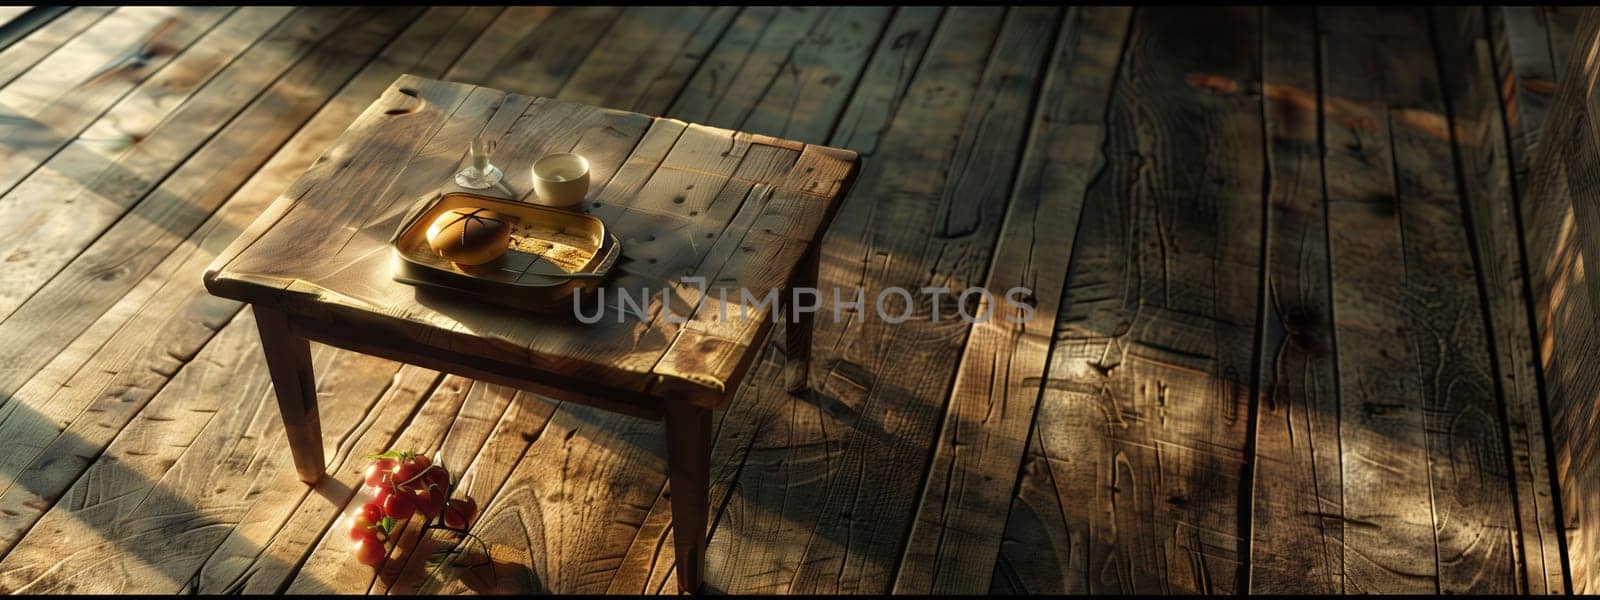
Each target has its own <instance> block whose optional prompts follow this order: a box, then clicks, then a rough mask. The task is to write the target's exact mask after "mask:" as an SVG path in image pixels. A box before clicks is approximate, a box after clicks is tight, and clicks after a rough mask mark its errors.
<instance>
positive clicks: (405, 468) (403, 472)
mask: <svg viewBox="0 0 1600 600" xmlns="http://www.w3.org/2000/svg"><path fill="white" fill-rule="evenodd" d="M420 473H422V468H421V467H418V466H417V465H416V463H401V464H400V466H398V467H395V469H394V482H395V483H396V484H399V485H403V486H414V485H416V483H417V482H415V481H411V480H413V479H416V478H417V475H418V474H420Z"/></svg>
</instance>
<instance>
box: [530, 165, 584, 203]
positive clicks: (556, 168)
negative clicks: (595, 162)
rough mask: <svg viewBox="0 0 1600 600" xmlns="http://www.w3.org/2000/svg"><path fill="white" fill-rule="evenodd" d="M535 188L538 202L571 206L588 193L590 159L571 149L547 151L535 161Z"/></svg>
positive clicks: (581, 200)
mask: <svg viewBox="0 0 1600 600" xmlns="http://www.w3.org/2000/svg"><path fill="white" fill-rule="evenodd" d="M533 191H534V193H536V194H538V196H539V203H540V204H544V205H547V206H560V207H568V206H573V205H575V204H578V203H580V202H583V198H584V196H585V195H587V194H588V193H589V159H586V158H584V157H582V156H578V155H576V154H573V153H571V152H561V153H559V154H548V155H545V156H544V157H543V158H540V159H539V160H537V161H534V163H533Z"/></svg>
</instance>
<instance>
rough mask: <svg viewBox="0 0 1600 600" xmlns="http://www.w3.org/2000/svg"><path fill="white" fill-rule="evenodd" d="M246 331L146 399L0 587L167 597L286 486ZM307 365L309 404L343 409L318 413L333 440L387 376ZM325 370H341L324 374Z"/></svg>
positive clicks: (5, 567) (276, 425)
mask: <svg viewBox="0 0 1600 600" xmlns="http://www.w3.org/2000/svg"><path fill="white" fill-rule="evenodd" d="M252 329H253V328H250V327H236V328H232V329H230V330H229V331H228V333H227V334H225V335H226V338H221V339H218V340H216V343H213V344H210V345H208V346H207V348H206V349H205V350H203V351H202V352H201V356H200V358H199V360H197V361H195V362H194V363H192V364H191V366H190V368H186V369H184V370H183V371H182V372H181V373H180V374H179V375H178V376H177V377H176V378H174V380H173V382H172V383H171V384H170V385H169V386H167V387H166V388H165V389H164V390H163V391H162V393H161V394H158V395H157V397H156V399H155V400H153V401H152V402H151V404H150V406H148V407H146V409H145V410H144V411H142V412H141V413H140V415H139V418H138V419H136V420H135V422H133V423H131V424H130V425H129V426H128V428H127V429H126V430H124V432H123V435H121V436H119V437H118V439H117V441H116V442H113V443H112V444H111V446H109V447H108V448H106V450H105V453H104V455H102V456H100V459H99V460H96V461H95V462H94V465H93V466H92V467H91V468H90V469H89V470H88V471H87V472H85V474H84V476H83V477H82V478H80V479H79V480H78V481H77V483H75V484H73V486H72V488H71V489H70V490H68V492H67V494H66V495H65V496H63V497H62V498H61V501H60V502H57V503H55V506H54V507H53V508H51V509H50V510H49V512H48V513H46V514H45V516H44V518H42V519H40V520H39V523H38V524H37V526H36V527H35V528H34V529H33V530H31V531H30V532H29V534H28V537H26V538H24V542H23V543H18V544H16V545H15V547H14V548H13V549H12V551H11V552H10V553H9V554H7V555H6V556H5V558H4V560H0V587H3V588H5V589H7V590H12V591H16V592H23V591H32V592H36V593H39V592H50V591H54V592H57V593H60V592H64V591H68V590H71V591H78V592H87V593H102V594H103V593H119V592H120V593H136V592H144V593H154V592H161V593H174V592H177V591H178V590H179V589H181V587H182V586H183V585H184V583H185V581H187V580H188V578H189V576H190V574H191V573H193V572H194V571H193V570H194V568H195V567H198V565H199V563H200V562H201V561H203V560H204V559H205V558H206V556H208V555H209V554H210V553H211V551H212V550H213V549H214V548H216V546H217V545H218V544H219V543H221V542H222V540H223V539H224V538H225V537H226V536H227V535H228V533H229V531H230V530H231V529H232V528H233V527H234V525H235V524H237V523H238V522H239V521H238V519H239V517H240V515H242V514H244V512H245V510H246V509H247V508H248V507H249V505H250V504H252V503H253V502H255V501H257V500H258V499H261V498H262V492H263V490H264V489H265V488H268V487H271V482H272V481H273V479H275V478H281V477H288V478H293V477H294V475H293V469H292V467H291V466H290V465H289V462H288V453H287V452H284V451H283V450H284V448H283V445H282V444H283V442H282V435H283V434H282V423H281V421H280V420H279V419H277V418H276V414H275V408H274V404H275V403H274V400H273V396H272V393H271V390H270V389H269V387H268V386H269V383H268V380H267V377H266V373H265V368H266V366H265V363H264V362H263V361H261V360H260V359H259V358H258V356H257V352H258V350H257V349H258V348H259V345H260V342H259V341H258V340H257V339H256V338H255V336H254V335H251V334H252ZM315 360H316V366H315V368H317V369H318V370H319V371H320V372H322V373H325V374H326V375H325V376H324V377H323V379H322V380H321V381H320V382H319V384H318V389H319V393H322V394H329V395H331V396H334V397H340V398H342V399H345V400H346V401H345V402H337V403H329V404H328V406H326V407H324V411H323V422H324V426H325V427H326V429H327V430H328V433H329V434H330V436H331V437H332V438H333V439H335V440H337V439H339V438H340V437H343V436H344V435H346V434H347V433H348V432H349V431H350V430H352V429H353V428H354V427H355V426H356V425H357V424H358V423H359V422H360V421H361V420H362V415H364V414H365V413H366V412H367V409H368V408H369V407H370V406H372V404H373V402H374V401H375V400H376V399H377V396H378V394H377V393H376V392H378V391H381V390H382V389H383V387H384V384H385V383H386V382H387V381H388V380H389V379H390V377H391V376H392V372H393V371H392V369H386V368H384V365H383V364H382V363H383V361H381V360H378V359H374V358H370V357H362V356H359V355H350V354H343V355H340V353H338V352H336V351H334V350H333V349H332V348H327V347H318V348H317V350H316V359H315ZM334 360H339V361H340V362H343V363H345V367H346V368H343V369H338V370H334V369H331V368H330V367H331V366H332V364H333V361H334ZM195 414H199V415H204V417H205V418H193V417H191V416H190V415H195ZM264 500H265V501H267V502H272V501H275V500H276V498H271V497H268V498H265V499H264ZM107 562H110V563H113V564H112V565H107V564H106V563H107Z"/></svg>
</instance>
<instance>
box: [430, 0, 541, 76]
mask: <svg viewBox="0 0 1600 600" xmlns="http://www.w3.org/2000/svg"><path fill="white" fill-rule="evenodd" d="M555 10H556V7H554V6H513V7H510V8H507V9H506V10H505V12H503V13H500V15H499V16H497V17H495V19H494V21H493V22H491V23H490V24H489V27H488V28H486V29H484V30H483V33H482V34H481V35H478V36H477V37H476V38H473V39H471V40H470V41H471V45H469V46H468V47H467V49H466V51H465V52H464V53H463V54H462V55H461V60H459V61H457V62H456V63H455V64H454V65H451V66H450V69H449V71H447V72H445V74H444V75H443V76H442V77H440V79H445V80H449V81H457V82H461V83H470V84H473V85H483V84H484V82H485V81H487V80H488V78H489V75H490V74H491V73H493V72H494V68H495V66H496V65H498V64H499V63H500V60H501V59H502V58H504V57H505V55H506V54H508V53H510V52H511V50H512V49H513V48H514V47H515V45H516V44H517V43H518V42H519V41H520V40H521V39H522V36H523V35H525V34H527V33H528V32H531V31H534V30H536V29H537V28H538V26H539V24H540V23H541V22H543V21H544V20H545V19H546V18H549V16H550V13H553V12H555Z"/></svg>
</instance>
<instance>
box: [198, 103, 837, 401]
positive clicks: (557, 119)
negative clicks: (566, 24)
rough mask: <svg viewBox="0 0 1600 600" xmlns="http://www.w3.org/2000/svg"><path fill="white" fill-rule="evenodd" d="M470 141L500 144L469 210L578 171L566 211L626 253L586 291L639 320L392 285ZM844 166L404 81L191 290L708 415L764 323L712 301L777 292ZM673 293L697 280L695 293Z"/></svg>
mask: <svg viewBox="0 0 1600 600" xmlns="http://www.w3.org/2000/svg"><path fill="white" fill-rule="evenodd" d="M480 132H481V134H482V135H485V136H487V137H490V138H496V139H498V148H497V149H496V150H495V153H494V155H493V157H492V162H493V163H494V164H495V165H496V166H499V167H500V168H501V170H502V171H504V173H505V178H504V180H503V181H502V182H501V183H500V185H498V186H496V187H495V188H491V189H489V190H476V192H477V193H481V194H485V195H492V196H500V197H508V198H520V199H525V200H528V199H531V198H533V197H534V195H533V192H532V174H531V172H530V167H531V165H532V164H533V161H534V160H536V159H538V158H539V157H541V156H544V155H546V154H550V153H554V152H576V153H578V154H581V155H583V156H584V157H586V158H588V159H589V161H590V169H591V171H590V177H591V184H590V189H589V194H588V196H587V197H586V199H585V201H584V203H583V204H582V210H583V211H584V212H587V213H589V214H592V215H594V216H597V217H599V218H601V219H602V220H604V221H605V223H606V226H607V228H608V230H610V231H611V232H613V233H615V234H616V235H617V236H618V237H619V238H620V239H621V240H622V248H623V255H622V258H621V260H620V261H619V262H618V264H617V266H616V267H615V268H614V269H613V275H612V276H611V277H610V278H608V279H607V280H606V282H604V283H602V284H601V285H602V287H605V288H609V289H611V290H613V291H615V290H617V289H623V290H629V291H630V293H631V294H632V295H633V296H634V297H639V296H641V295H642V292H643V291H644V290H649V292H650V294H651V295H650V304H649V306H648V307H647V311H646V314H647V315H648V317H647V318H645V319H640V318H638V317H636V316H633V315H627V316H624V318H620V319H619V318H616V315H617V313H615V312H607V313H605V314H606V317H605V318H604V319H602V320H601V321H600V322H598V323H593V324H584V323H581V322H579V321H578V320H577V319H575V318H574V317H573V316H571V315H568V314H558V315H540V314H536V313H531V312H527V311H519V310H515V309H510V308H503V307H496V306H493V305H488V304H485V303H483V302H480V301H475V300H471V299H469V298H466V297H455V296H451V295H449V294H438V293H423V294H419V293H418V290H417V288H415V287H413V286H410V285H406V284H403V283H399V282H396V281H394V280H393V278H392V275H393V268H394V263H393V261H394V256H393V252H392V250H391V246H390V245H389V237H390V235H391V234H392V233H393V232H394V230H395V228H396V227H397V226H398V225H399V224H400V221H401V219H402V218H403V216H404V214H405V213H406V211H407V210H408V209H409V208H410V207H411V206H412V205H413V204H414V203H416V202H417V201H418V199H419V198H421V197H423V196H424V195H427V194H430V193H432V192H434V191H439V190H446V191H448V190H455V189H460V188H457V187H455V185H454V183H453V181H452V177H453V176H454V174H455V173H456V172H457V171H459V170H460V169H461V168H463V167H464V166H465V165H466V163H467V161H468V158H467V148H468V143H469V141H470V140H471V139H472V138H473V137H474V136H477V135H479V134H480ZM857 165H858V159H857V156H856V154H855V153H854V152H851V151H848V150H841V149H836V148H829V147H824V146H816V145H812V144H804V143H800V142H794V141H788V140H780V139H776V138H771V137H767V136H762V135H757V134H749V133H743V132H735V131H730V130H726V129H719V128H714V127H706V126H701V125H693V124H687V123H684V122H682V121H678V120H674V119H665V118H655V117H650V116H647V115H641V114H637V113H630V112H624V111H618V110H611V109H605V108H598V107H593V106H587V105H583V104H576V103H571V102H563V101H559V100H554V99H549V98H535V97H529V96H522V95H518V94H510V93H506V92H503V91H499V90H494V89H490V88H484V87H478V86H472V85H465V84H458V83H449V82H442V81H435V80H430V79H424V78H419V77H413V76H409V75H407V76H402V77H401V78H400V79H399V80H397V81H396V82H395V83H394V84H393V85H391V86H390V87H389V88H388V89H387V90H386V91H385V92H384V93H383V95H382V96H381V97H379V98H378V100H377V101H376V102H374V103H373V104H372V105H371V106H370V107H368V108H367V110H366V111H365V112H363V113H362V114H361V116H360V117H359V118H357V119H356V121H355V122H354V123H353V124H352V125H351V126H350V128H349V129H347V130H346V131H345V132H344V134H343V135H342V136H341V137H340V138H339V140H338V142H337V143H336V144H335V145H334V147H333V148H331V149H329V150H328V151H327V152H326V153H324V154H323V155H322V156H321V157H320V158H318V159H317V160H316V161H315V163H313V165H312V166H311V167H310V169H308V170H307V171H306V173H305V174H304V175H302V176H301V177H300V178H299V179H298V180H297V181H296V182H295V183H294V184H293V185H291V186H290V188H289V189H288V190H287V191H285V192H284V193H283V194H282V195H281V196H280V197H279V198H278V199H277V201H276V202H274V203H273V205H272V206H271V207H269V208H268V209H267V211H266V212H265V213H263V214H262V215H261V216H260V217H258V218H257V219H256V221H255V222H254V223H253V224H252V225H251V226H250V227H249V228H248V229H246V230H245V232H244V233H242V234H241V235H240V236H239V238H238V239H236V240H235V241H234V242H233V244H232V245H231V246H229V247H228V248H227V249H226V250H224V251H223V252H222V253H221V254H220V255H219V256H218V257H217V259H216V261H215V262H213V263H212V264H211V266H210V267H209V268H208V269H207V270H206V273H205V282H206V286H207V288H208V289H209V290H210V291H211V292H212V293H213V294H216V295H219V296H224V297H228V298H233V299H237V300H242V301H246V302H251V303H254V304H257V305H266V306H271V307H274V308H276V309H279V310H282V311H284V312H286V313H288V314H290V315H291V316H297V317H300V318H305V319H314V320H316V321H317V322H318V323H322V324H324V325H322V326H327V327H337V328H348V329H350V330H353V331H382V332H383V333H385V334H387V335H388V336H389V338H388V339H391V340H392V339H401V340H404V343H406V344H409V345H414V346H413V347H411V348H407V349H406V350H407V351H409V352H413V353H417V352H426V351H427V350H428V349H429V348H435V349H443V350H448V351H450V352H451V353H453V355H455V356H467V357H475V358H483V359H488V360H493V361H498V362H499V363H500V364H511V365H517V366H519V367H528V368H530V369H532V370H534V371H535V373H533V374H531V375H530V376H533V377H537V372H544V373H549V374H554V375H558V376H560V377H565V378H572V380H576V381H595V382H603V383H604V385H605V386H606V387H609V388H614V389H619V390H628V391H633V392H641V393H645V394H650V395H665V394H684V395H690V396H693V397H696V398H701V399H702V400H703V402H705V403H709V404H719V403H720V402H721V401H724V400H719V399H721V398H725V396H726V395H727V394H728V393H731V392H732V391H733V388H734V386H736V385H737V381H738V378H739V377H741V376H742V374H743V371H744V370H745V369H746V368H748V365H749V363H750V359H751V357H752V356H753V355H754V354H756V353H758V352H759V351H760V348H759V346H758V344H759V343H760V341H761V337H762V336H763V335H764V334H765V333H766V331H767V330H768V329H769V328H770V319H769V318H767V317H768V315H769V314H770V311H771V310H775V309H776V307H769V308H762V309H760V310H755V311H751V312H750V313H749V315H750V317H751V318H749V319H745V320H740V319H737V318H729V319H722V318H720V313H721V311H720V309H721V308H722V306H721V304H720V302H721V300H720V298H721V297H722V296H721V295H720V294H719V293H718V292H717V290H718V289H719V288H723V289H727V290H729V292H728V294H727V296H726V298H727V301H728V302H729V304H730V306H731V308H730V310H729V313H730V314H737V311H738V309H739V307H738V305H737V304H735V303H737V302H738V299H739V298H740V294H739V291H738V290H740V289H747V290H749V291H750V294H751V295H752V296H755V297H761V296H764V295H765V294H766V293H767V292H768V291H769V290H772V289H782V288H783V287H784V285H785V283H786V282H787V281H789V279H790V277H791V276H792V275H793V274H794V272H795V270H796V269H797V267H798V266H799V264H800V262H801V260H802V258H803V255H804V254H805V252H806V250H807V249H809V248H810V247H811V246H812V245H814V244H815V243H817V240H819V239H820V237H821V233H822V230H823V229H824V228H825V227H826V225H827V223H828V221H829V220H831V218H832V215H833V214H834V213H835V212H836V210H837V208H838V205H839V204H840V200H841V197H842V196H843V195H844V194H845V192H846V191H847V189H848V187H849V183H850V181H851V180H852V179H853V178H854V176H855V173H856V171H857ZM685 276H689V277H704V278H705V281H707V282H711V283H710V290H711V291H709V292H705V293H703V292H702V289H701V288H700V287H697V286H696V285H693V284H692V283H689V282H686V281H685V280H683V279H682V278H683V277H685ZM690 281H692V280H690ZM664 289H665V290H670V293H669V294H663V293H662V290H664ZM612 296H613V298H607V300H606V303H607V304H608V305H611V304H614V303H615V300H614V296H615V294H614V293H613V295H612ZM663 297H666V298H668V299H669V300H668V301H667V302H668V303H670V305H671V306H672V311H671V314H670V315H665V314H664V311H662V310H661V309H662V298H663ZM747 306H748V305H747ZM752 308H754V307H752ZM607 310H608V311H610V310H611V309H610V308H607ZM677 321H682V322H677Z"/></svg>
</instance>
